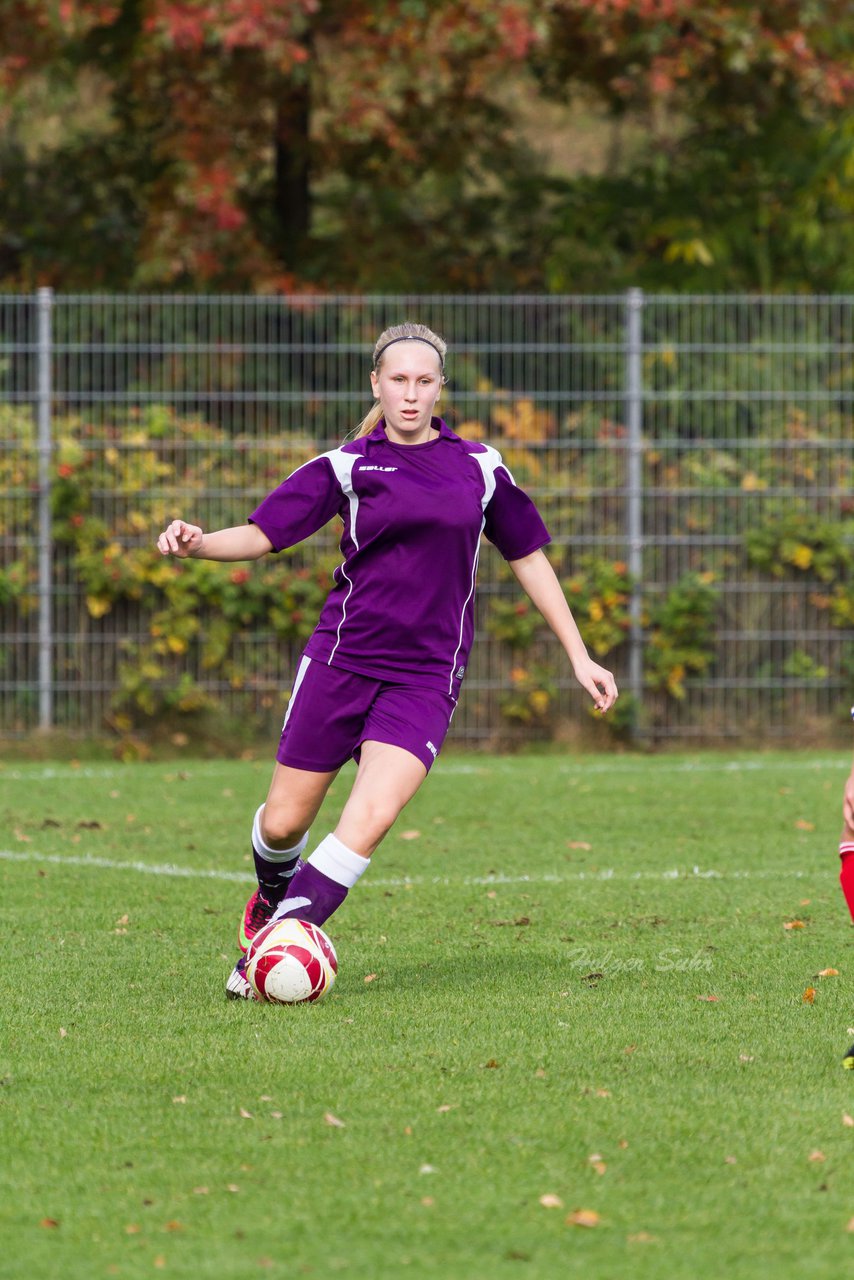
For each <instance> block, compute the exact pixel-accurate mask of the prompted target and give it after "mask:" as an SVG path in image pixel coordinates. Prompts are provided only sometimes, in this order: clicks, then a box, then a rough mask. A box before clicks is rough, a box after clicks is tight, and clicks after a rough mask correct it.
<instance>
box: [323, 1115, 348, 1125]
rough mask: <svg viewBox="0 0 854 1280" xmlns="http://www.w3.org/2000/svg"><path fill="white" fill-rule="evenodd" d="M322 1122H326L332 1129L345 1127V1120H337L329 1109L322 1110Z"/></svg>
mask: <svg viewBox="0 0 854 1280" xmlns="http://www.w3.org/2000/svg"><path fill="white" fill-rule="evenodd" d="M323 1122H324V1124H328V1125H329V1126H330V1128H332V1129H345V1128H346V1127H347V1126H346V1123H345V1121H343V1120H339V1119H338V1117H337V1116H334V1115H333V1114H332V1112H331V1111H324V1113H323Z"/></svg>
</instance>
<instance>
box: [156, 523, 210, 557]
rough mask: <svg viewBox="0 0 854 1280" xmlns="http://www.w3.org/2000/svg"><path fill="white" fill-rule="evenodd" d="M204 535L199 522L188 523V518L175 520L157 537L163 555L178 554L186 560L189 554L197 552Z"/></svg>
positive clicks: (158, 548) (159, 549)
mask: <svg viewBox="0 0 854 1280" xmlns="http://www.w3.org/2000/svg"><path fill="white" fill-rule="evenodd" d="M204 536H205V535H204V533H203V532H202V530H201V529H200V528H199V526H198V525H197V524H187V522H186V520H173V521H172V523H171V524H169V525H167V526H166V528H165V529H164V530H163V532H162V533H161V535H160V537H159V538H158V539H157V550H158V551H159V552H160V553H161V555H164V556H177V557H178V559H179V560H186V558H187V556H192V555H195V554H196V552H197V551H198V550H199V547H200V546H201V545H202V538H203V537H204Z"/></svg>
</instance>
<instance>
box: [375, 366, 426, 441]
mask: <svg viewBox="0 0 854 1280" xmlns="http://www.w3.org/2000/svg"><path fill="white" fill-rule="evenodd" d="M371 386H372V387H373V390H374V395H375V396H376V397H377V398H378V400H379V402H380V404H381V405H382V410H383V417H384V418H385V424H386V435H387V436H388V438H389V440H393V441H394V442H395V443H396V444H422V443H423V442H424V441H425V440H429V438H430V419H431V417H432V416H433V410H434V409H435V407H436V401H437V400H438V399H439V394H440V392H441V390H442V369H441V366H440V363H439V356H438V354H437V352H435V351H433V350H432V348H430V347H429V346H427V344H426V343H425V342H396V343H395V344H394V345H393V346H392V347H391V348H390V349H389V350H388V351H386V353H385V355H384V356H383V357H382V360H381V361H380V367H379V370H377V371H374V372H372V373H371Z"/></svg>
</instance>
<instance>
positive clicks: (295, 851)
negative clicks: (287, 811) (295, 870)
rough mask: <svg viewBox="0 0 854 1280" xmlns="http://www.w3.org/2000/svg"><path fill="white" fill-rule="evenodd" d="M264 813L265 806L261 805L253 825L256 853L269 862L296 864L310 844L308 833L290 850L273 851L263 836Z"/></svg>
mask: <svg viewBox="0 0 854 1280" xmlns="http://www.w3.org/2000/svg"><path fill="white" fill-rule="evenodd" d="M263 812H264V806H263V805H259V807H258V810H257V812H256V814H255V820H254V822H253V823H252V847H253V849H254V850H255V852H256V853H259V854H260V855H261V857H262V858H265V859H266V860H267V862H296V860H297V858H298V857H299V855H300V854H301V853H302V851H303V849H304V848H305V847H306V845H307V844H308V832H307V831H306V833H305V835H304V836H303V838H302V840H298V841H297V843H296V844H295V845H292V846H291V848H290V849H271V848H270V846H269V845H268V844H267V842H266V840H265V839H264V837H263V836H262V835H261V814H262V813H263Z"/></svg>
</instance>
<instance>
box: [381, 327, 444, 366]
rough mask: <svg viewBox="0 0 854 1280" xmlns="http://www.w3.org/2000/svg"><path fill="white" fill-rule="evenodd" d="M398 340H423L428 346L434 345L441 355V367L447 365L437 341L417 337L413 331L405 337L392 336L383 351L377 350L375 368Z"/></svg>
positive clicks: (438, 354)
mask: <svg viewBox="0 0 854 1280" xmlns="http://www.w3.org/2000/svg"><path fill="white" fill-rule="evenodd" d="M396 342H423V343H425V344H426V346H428V347H432V348H433V350H434V351H435V352H436V355H437V356H438V357H439V364H440V365H441V367H442V368H443V369H444V367H445V357H444V356H443V355H442V353H441V351H440V350H439V348H438V347H437V346H436V344H435V343H433V342H431V341H430V339H429V338H416V336H415V334H414V333H413V334H411V335H410V334H406V335H405V336H404V337H403V338H392V340H391V342H387V343H386V344H385V346H384V347H383V349H382V350H381V351H378V352H377V355H376V358H375V360H374V368H375V369H376V367H377V365H378V364H379V362H380V359H381V358H382V356H384V355H385V353H386V352H387V351H388V349H389V347H393V346H394V344H395V343H396Z"/></svg>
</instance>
